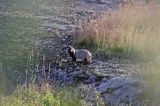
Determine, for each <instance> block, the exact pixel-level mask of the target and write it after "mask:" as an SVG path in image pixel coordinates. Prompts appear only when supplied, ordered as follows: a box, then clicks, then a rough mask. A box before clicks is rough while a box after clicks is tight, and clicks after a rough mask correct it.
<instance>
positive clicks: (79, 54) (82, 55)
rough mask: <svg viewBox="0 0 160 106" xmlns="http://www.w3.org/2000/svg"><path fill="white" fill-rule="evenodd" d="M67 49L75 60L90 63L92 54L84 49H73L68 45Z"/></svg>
mask: <svg viewBox="0 0 160 106" xmlns="http://www.w3.org/2000/svg"><path fill="white" fill-rule="evenodd" d="M67 51H68V54H69V55H70V56H71V57H72V58H74V57H75V58H76V59H75V61H76V62H86V63H92V54H91V52H90V51H88V50H86V49H74V48H73V47H71V46H69V48H68V50H67ZM71 53H73V54H74V56H72V55H71ZM73 60H74V59H73Z"/></svg>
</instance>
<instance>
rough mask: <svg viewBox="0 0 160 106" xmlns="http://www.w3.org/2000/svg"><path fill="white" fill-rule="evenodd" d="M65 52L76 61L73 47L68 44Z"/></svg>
mask: <svg viewBox="0 0 160 106" xmlns="http://www.w3.org/2000/svg"><path fill="white" fill-rule="evenodd" d="M67 52H68V54H69V55H70V56H71V57H72V59H73V61H76V57H75V50H74V48H73V47H70V46H69V47H68V49H67Z"/></svg>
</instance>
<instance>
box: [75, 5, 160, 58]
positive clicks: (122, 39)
mask: <svg viewBox="0 0 160 106" xmlns="http://www.w3.org/2000/svg"><path fill="white" fill-rule="evenodd" d="M159 8H160V7H159V6H157V5H156V6H155V5H154V6H152V5H140V6H131V7H124V8H121V9H119V10H117V11H114V12H111V13H109V14H106V15H103V16H102V17H100V18H98V19H96V20H93V21H91V22H90V23H85V24H83V25H82V26H81V29H80V34H79V36H78V38H76V41H75V45H78V46H80V47H81V46H86V47H88V48H92V49H94V50H95V51H96V53H97V54H98V55H101V56H104V57H105V56H110V55H114V56H124V57H135V56H141V57H151V56H153V54H154V55H157V54H158V53H159V49H158V48H159V45H160V43H159V38H160V36H159V34H160V31H159V28H160V21H159V18H160V15H159V13H160V11H159Z"/></svg>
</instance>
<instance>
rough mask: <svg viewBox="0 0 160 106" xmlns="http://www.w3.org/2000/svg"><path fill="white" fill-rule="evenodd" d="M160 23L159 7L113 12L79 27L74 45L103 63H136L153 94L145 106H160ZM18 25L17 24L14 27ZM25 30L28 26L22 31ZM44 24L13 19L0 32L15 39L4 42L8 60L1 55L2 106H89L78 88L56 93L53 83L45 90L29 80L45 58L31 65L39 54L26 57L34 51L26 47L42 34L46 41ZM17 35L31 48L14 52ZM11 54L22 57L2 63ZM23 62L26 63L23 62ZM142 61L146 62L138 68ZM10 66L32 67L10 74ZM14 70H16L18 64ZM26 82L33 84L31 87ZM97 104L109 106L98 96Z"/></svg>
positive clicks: (19, 69) (143, 6)
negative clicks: (122, 60) (41, 29)
mask: <svg viewBox="0 0 160 106" xmlns="http://www.w3.org/2000/svg"><path fill="white" fill-rule="evenodd" d="M12 18H13V17H12ZM159 19H160V4H158V3H157V2H156V3H154V2H153V3H148V4H142V5H133V6H126V7H123V8H120V9H118V10H115V11H112V12H110V13H107V14H105V15H103V16H101V17H99V18H97V19H95V20H92V21H91V22H89V23H87V22H86V23H83V24H82V25H81V26H80V30H79V33H78V36H76V39H74V45H75V46H76V47H85V48H88V49H90V50H92V51H93V52H94V53H95V54H97V55H98V56H100V57H103V58H106V57H109V56H113V57H114V56H115V57H116V56H118V57H122V58H123V57H125V58H128V59H135V60H137V62H136V64H137V66H138V67H139V69H140V71H141V72H140V77H142V79H144V80H145V81H146V82H147V84H148V92H147V93H146V94H144V95H143V96H145V97H147V98H148V101H146V104H145V103H144V104H143V105H144V106H153V105H155V106H156V105H158V104H159V103H160V101H159V99H160V98H159V97H160V93H159V91H160V86H159V80H160V71H159V70H160V55H159V52H160V42H159V40H160V30H159V29H160V20H159ZM13 20H15V21H14V22H12V21H13ZM1 21H2V22H1ZM9 21H11V22H9ZM7 22H8V23H7ZM30 22H31V23H30ZM21 24H23V25H22V26H21ZM41 24H42V23H41V21H38V22H37V21H33V20H32V18H31V19H30V18H29V19H28V18H26V20H25V21H24V20H23V19H19V21H17V20H16V19H15V18H13V19H9V18H0V32H1V29H6V30H7V28H8V29H9V30H11V32H12V33H8V34H7V33H6V34H4V35H5V36H8V38H10V39H4V41H2V42H7V43H5V45H4V47H2V48H8V46H9V47H10V48H8V50H7V49H6V51H5V50H2V51H3V53H2V54H4V55H2V54H1V55H0V56H1V57H2V59H4V60H1V61H2V62H3V63H1V61H0V79H1V81H0V84H1V86H0V106H1V105H2V106H22V105H23V106H53V105H54V106H75V105H76V106H83V105H89V104H87V103H86V101H85V100H84V99H83V97H82V96H81V92H79V91H77V90H76V89H74V87H68V88H65V87H64V88H62V89H59V88H56V87H55V88H54V87H53V86H51V85H50V84H48V82H49V81H48V79H44V80H43V81H44V82H41V83H42V84H43V85H42V86H39V85H38V84H37V83H36V82H35V77H38V76H36V75H35V76H34V75H31V77H32V78H30V76H29V74H30V73H32V72H29V71H26V70H27V68H28V69H30V68H33V67H34V68H36V66H37V65H38V63H40V62H37V61H40V60H42V61H43V57H42V59H38V58H37V57H36V59H35V60H34V59H33V60H32V59H31V58H32V56H33V54H34V53H32V52H34V50H35V49H34V50H33V51H32V50H31V51H27V50H28V49H29V50H30V48H27V49H26V48H25V47H30V46H26V45H25V44H28V41H26V38H25V36H29V38H28V39H30V38H32V37H33V38H34V37H35V38H36V36H39V35H41V36H43V34H44V35H47V34H46V33H42V32H38V31H37V30H38V29H39V28H38V27H39V26H41ZM3 26H5V27H3ZM17 26H18V27H17ZM6 27H7V28H6ZM30 27H31V29H30ZM26 29H27V30H26ZM20 30H23V32H19V33H17V32H18V31H20ZM13 34H15V35H20V36H17V37H19V38H20V37H22V38H21V39H19V43H21V44H23V42H25V41H26V42H27V43H24V45H21V46H20V47H19V45H16V46H11V45H14V43H15V42H14V40H15V39H17V38H14V37H13V36H12V35H13ZM0 35H1V33H0ZM21 35H23V36H21ZM23 37H24V38H23ZM0 38H1V36H0ZM13 38H14V39H13ZM38 38H39V37H38ZM23 39H24V40H23ZM0 41H1V40H0ZM12 41H13V42H12ZM11 42H12V44H11ZM16 42H17V41H16ZM0 44H1V42H0ZM0 47H1V46H0ZM23 47H24V49H23ZM31 47H32V45H31ZM18 48H21V49H18ZM13 49H14V50H13ZM15 49H16V51H15ZM32 49H33V48H32ZM9 51H11V52H13V53H12V54H17V53H18V56H15V58H13V59H11V57H8V58H10V60H8V61H7V60H5V59H6V58H7V57H6V58H5V57H4V58H3V56H6V55H10V54H7V53H8V52H9ZM22 51H23V52H25V53H24V54H25V56H24V54H21V53H22ZM35 51H36V50H35ZM5 52H6V53H5ZM28 52H29V53H28ZM0 53H1V51H0ZM27 53H28V54H27ZM35 54H36V53H35ZM31 55H32V56H31ZM17 57H18V59H17ZM21 57H22V58H21ZM25 57H26V58H25ZM33 58H34V57H33ZM16 59H17V60H16ZM23 60H24V61H25V62H23ZM30 60H31V61H30ZM139 60H143V61H140V62H139ZM11 61H12V62H13V63H17V64H24V65H25V66H26V65H28V64H29V67H28V66H26V67H27V68H26V70H25V69H24V66H21V67H19V65H17V67H18V69H15V70H17V72H12V71H13V69H10V68H12V67H7V66H5V65H3V64H4V63H5V62H6V65H8V64H9V63H10V62H11ZM26 62H28V63H26ZM33 62H36V63H33ZM42 63H43V62H42ZM2 65H3V66H2ZM13 65H14V67H15V64H13ZM11 66H12V64H11ZM3 67H5V68H7V69H8V70H9V71H6V70H4V69H5V68H3ZM17 67H16V68H17ZM21 70H25V71H24V72H20V74H23V75H22V76H23V77H24V78H22V79H21V78H20V79H17V80H15V79H16V78H15V77H17V76H18V74H17V73H18V71H21ZM4 72H5V73H4ZM22 76H21V77H22ZM9 78H10V80H9V81H8V80H7V79H9ZM17 78H19V77H17ZM18 80H23V82H25V83H22V82H19V81H18ZM27 81H28V82H30V83H28V82H27ZM17 82H19V83H20V84H19V85H17ZM14 84H15V85H16V87H13V85H14ZM6 88H7V90H10V91H11V92H10V93H7V94H5V93H4V92H8V91H5V89H6ZM15 88H16V89H15ZM96 102H97V106H105V105H106V104H105V103H104V101H103V100H101V98H100V97H99V95H98V94H97V101H96Z"/></svg>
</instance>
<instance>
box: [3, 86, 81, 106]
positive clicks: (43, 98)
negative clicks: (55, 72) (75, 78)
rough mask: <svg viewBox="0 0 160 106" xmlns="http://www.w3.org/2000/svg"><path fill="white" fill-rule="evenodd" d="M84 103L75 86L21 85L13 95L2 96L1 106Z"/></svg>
mask: <svg viewBox="0 0 160 106" xmlns="http://www.w3.org/2000/svg"><path fill="white" fill-rule="evenodd" d="M83 103H84V101H83V100H82V98H81V96H80V95H79V93H78V92H76V91H75V90H74V89H73V88H67V89H65V90H63V89H61V90H58V89H54V88H52V87H51V86H50V85H49V84H44V85H42V86H41V87H40V86H36V85H29V86H28V87H26V86H24V87H19V88H17V90H16V91H15V92H14V93H13V94H12V95H11V96H3V97H0V105H1V106H83Z"/></svg>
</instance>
